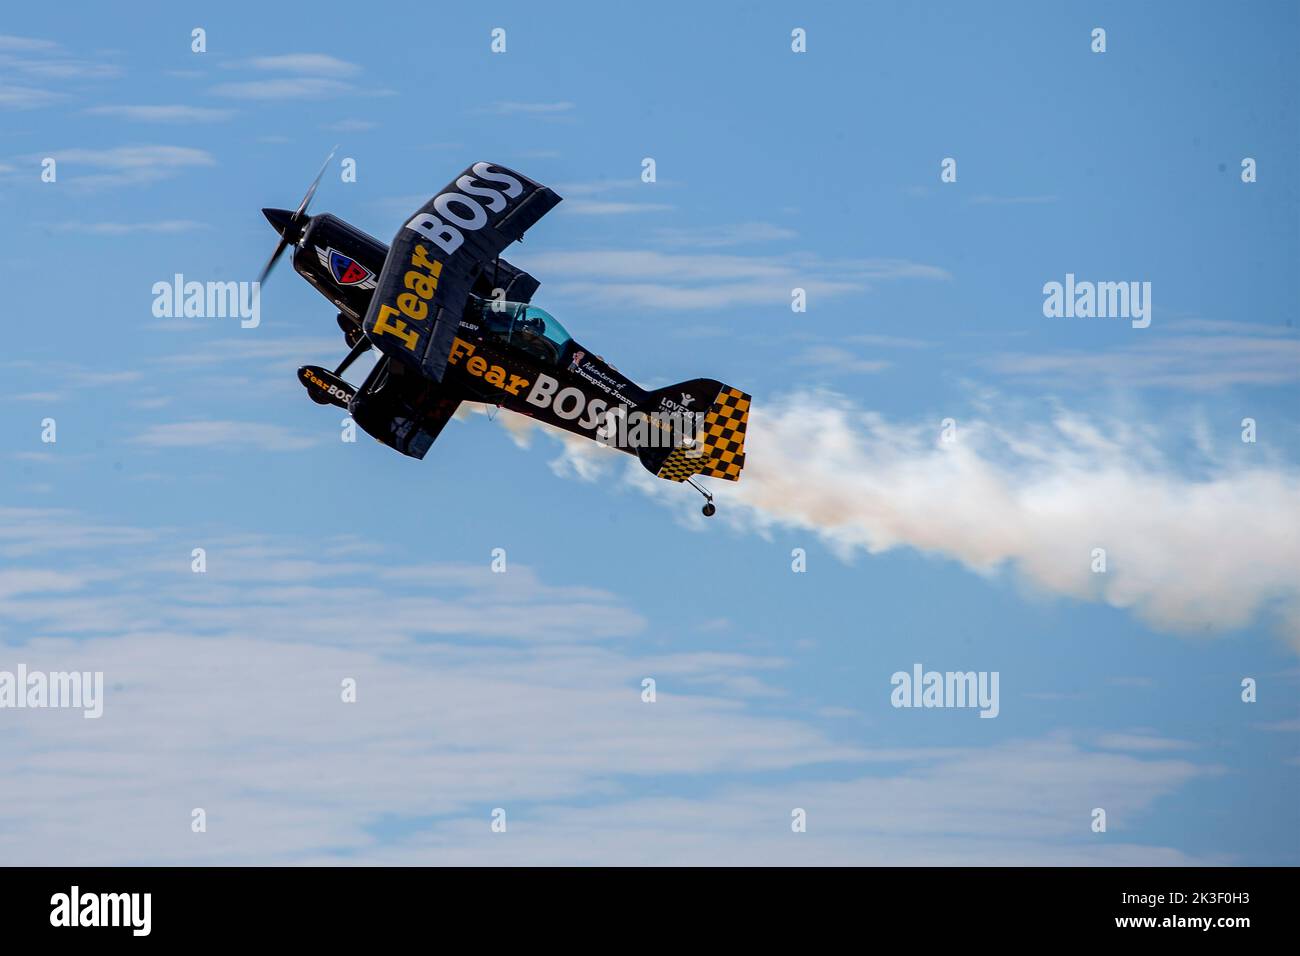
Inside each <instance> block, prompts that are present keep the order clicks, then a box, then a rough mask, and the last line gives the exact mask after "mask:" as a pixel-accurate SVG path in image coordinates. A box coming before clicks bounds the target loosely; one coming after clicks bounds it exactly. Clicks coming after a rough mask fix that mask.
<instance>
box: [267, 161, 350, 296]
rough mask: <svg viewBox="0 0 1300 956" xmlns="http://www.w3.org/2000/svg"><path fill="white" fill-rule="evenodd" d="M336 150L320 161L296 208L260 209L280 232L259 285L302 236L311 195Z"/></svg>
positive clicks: (305, 226)
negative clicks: (291, 209) (314, 176)
mask: <svg viewBox="0 0 1300 956" xmlns="http://www.w3.org/2000/svg"><path fill="white" fill-rule="evenodd" d="M336 152H338V147H337V146H335V147H334V148H333V149H332V150H330V154H329V155H328V156H326V157H325V162H323V163H321V167H320V172H318V173H317V174H316V178H315V179H314V180H312V184H311V186H309V187H308V188H307V194H306V195H305V196H303V197H302V202H300V203H299V204H298V208H297V209H295V210H294V211H293V212H290V211H289V210H288V209H263V210H262V215H263V216H265V217H266V221H267V222H269V223H270V224H271V226H272V227H273V228H274V229H275V231H276V232H278V233H279V234H280V241H279V242H278V243H276V246H275V252H273V253H271V258H270V259H268V260H267V262H266V265H265V266H264V267H263V268H262V274H261V275H259V276H258V277H257V282H258V284H259V285H260V284H261V283H263V282H265V281H266V277H267V276H268V275H270V274H271V270H272V269H273V268H275V264H276V262H278V261H279V259H280V256H281V255H283V254H284V250H285V249H287V248H289V246H296V245H297V244H298V240H299V239H301V238H302V234H303V232H305V231H306V228H307V223H308V222H310V221H311V217H310V216H308V215H307V207H308V206H309V205H310V204H311V198H312V196H314V195H316V187H317V186H319V185H320V181H321V178H322V177H323V176H324V175H325V170H326V169H327V168H328V167H329V164H330V160H331V159H333V158H334V154H335V153H336Z"/></svg>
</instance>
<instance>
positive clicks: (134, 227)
mask: <svg viewBox="0 0 1300 956" xmlns="http://www.w3.org/2000/svg"><path fill="white" fill-rule="evenodd" d="M53 228H54V230H55V231H56V232H79V233H85V234H87V235H92V236H128V235H132V234H141V233H156V234H161V235H171V234H175V233H178V232H193V231H195V230H196V229H207V228H208V224H207V223H204V222H198V221H196V220H194V219H160V220H158V221H157V222H62V223H56V224H55V225H54V227H53Z"/></svg>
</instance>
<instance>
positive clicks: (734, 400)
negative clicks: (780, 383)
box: [640, 378, 750, 481]
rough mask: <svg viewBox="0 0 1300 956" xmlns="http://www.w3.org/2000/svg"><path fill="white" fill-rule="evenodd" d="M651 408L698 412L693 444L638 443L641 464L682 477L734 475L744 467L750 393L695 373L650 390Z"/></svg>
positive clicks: (671, 476) (665, 474) (667, 476)
mask: <svg viewBox="0 0 1300 956" xmlns="http://www.w3.org/2000/svg"><path fill="white" fill-rule="evenodd" d="M650 397H651V401H650V408H651V410H652V411H661V412H667V413H671V412H676V413H683V412H689V413H698V412H701V411H702V412H703V418H702V421H701V423H700V426H699V428H698V429H697V431H696V435H695V438H696V444H695V445H694V446H692V447H686V448H671V449H665V448H648V449H642V452H641V455H640V457H641V464H643V465H645V467H646V468H647V469H648V470H649V471H650V472H652V473H653V474H655V475H656V476H658V477H660V478H664V479H667V480H668V481H685V480H686V479H687V478H690V477H691V476H692V475H706V476H708V477H710V478H725V479H726V480H728V481H739V480H740V470H741V469H742V468H744V467H745V427H746V425H747V423H748V422H749V403H750V396H748V395H746V394H745V393H744V392H742V391H741V390H740V389H738V388H732V387H731V386H730V385H724V384H722V383H721V382H719V381H716V380H714V379H711V378H697V379H692V380H691V381H689V382H682V383H680V384H678V385H669V386H668V387H667V388H661V389H658V390H657V391H654V392H651V393H650Z"/></svg>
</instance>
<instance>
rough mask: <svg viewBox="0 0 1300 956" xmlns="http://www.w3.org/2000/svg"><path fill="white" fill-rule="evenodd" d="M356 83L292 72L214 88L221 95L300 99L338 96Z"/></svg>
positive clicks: (251, 98) (244, 98)
mask: <svg viewBox="0 0 1300 956" xmlns="http://www.w3.org/2000/svg"><path fill="white" fill-rule="evenodd" d="M351 89H352V87H351V86H350V85H349V84H347V83H344V82H342V81H341V80H334V79H329V78H327V77H320V76H292V77H279V78H276V79H266V80H246V81H243V82H239V83H219V84H217V85H216V86H214V87H213V88H212V92H213V93H215V94H216V95H217V96H228V97H231V98H233V99H242V100H300V99H309V98H314V97H318V96H334V95H338V94H340V93H346V92H348V91H350V90H351Z"/></svg>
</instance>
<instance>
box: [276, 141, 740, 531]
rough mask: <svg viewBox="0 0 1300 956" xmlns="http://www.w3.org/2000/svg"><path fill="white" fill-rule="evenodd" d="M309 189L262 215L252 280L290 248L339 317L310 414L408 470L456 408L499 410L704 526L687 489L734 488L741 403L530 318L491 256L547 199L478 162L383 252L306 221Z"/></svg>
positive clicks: (358, 237)
mask: <svg viewBox="0 0 1300 956" xmlns="http://www.w3.org/2000/svg"><path fill="white" fill-rule="evenodd" d="M326 163H327V164H328V160H327V161H326ZM321 173H322V174H323V173H324V169H323V168H322V170H321ZM320 179H321V176H320V175H318V176H317V177H316V181H315V182H314V183H312V185H311V187H310V188H309V189H308V190H307V194H306V196H304V197H303V200H302V202H301V203H300V204H299V205H298V208H297V209H295V210H288V209H263V210H262V212H263V214H264V215H265V216H266V218H267V220H268V221H269V222H270V223H271V225H272V226H274V227H275V230H276V231H277V232H278V233H279V234H280V240H279V243H278V244H277V245H276V248H275V252H274V253H273V254H272V255H271V258H270V260H269V261H268V262H267V264H266V267H265V268H264V269H263V271H262V275H261V279H262V280H265V279H266V277H267V275H268V274H269V273H270V271H271V269H272V267H273V266H274V265H275V263H276V261H277V260H278V259H279V258H280V256H281V255H282V254H283V253H284V252H285V250H286V249H288V248H290V247H292V248H293V250H294V252H293V259H292V261H293V267H294V269H295V271H297V272H298V274H299V275H301V276H302V277H303V278H304V279H306V280H307V281H308V282H309V283H311V285H312V286H314V287H315V288H316V290H317V291H318V292H320V293H321V295H323V296H324V297H325V298H326V299H328V300H329V301H330V302H331V303H332V304H333V305H334V307H335V308H336V309H337V310H338V324H339V328H340V329H341V330H342V332H343V335H344V337H345V339H346V341H347V344H348V346H349V348H350V351H349V352H348V354H347V355H346V356H344V358H343V360H342V361H341V362H339V363H338V365H337V366H336V367H334V368H333V369H327V368H324V367H322V366H319V365H304V366H303V367H302V368H300V369H299V370H298V378H299V380H300V381H301V382H302V384H303V385H304V386H305V387H306V389H307V394H308V395H309V396H310V397H311V399H312V400H313V401H315V402H317V403H319V404H328V405H335V406H338V407H339V408H345V409H347V411H348V414H349V415H350V416H351V417H352V419H353V420H354V421H355V422H356V423H357V425H359V426H360V427H361V428H362V429H364V430H365V431H366V432H367V433H368V434H370V435H371V436H373V437H374V438H376V439H377V440H378V441H380V442H382V443H383V444H385V445H387V446H389V447H390V448H394V449H396V450H397V451H399V452H401V453H402V454H403V455H408V456H410V457H412V458H423V457H424V456H425V455H426V454H427V453H428V451H429V448H430V446H431V445H432V444H433V442H434V440H435V439H436V438H437V437H438V434H439V433H440V432H441V431H442V429H443V427H444V426H445V425H446V424H447V422H448V420H449V419H450V418H451V417H452V415H453V414H454V413H455V411H456V409H457V408H458V407H459V406H460V404H461V403H462V402H478V403H482V404H485V405H495V406H498V407H501V408H505V409H507V410H508V411H511V412H515V413H517V414H520V415H526V416H528V417H529V418H534V419H537V420H538V421H542V422H545V423H547V424H548V425H553V426H555V427H557V428H562V429H564V430H565V431H569V432H573V433H574V434H578V435H582V436H583V437H586V438H590V439H592V440H593V441H598V442H600V443H602V444H605V445H608V446H609V447H611V448H616V449H618V450H620V451H624V452H627V453H629V454H633V455H636V456H637V457H638V458H639V459H640V461H641V463H642V464H643V465H644V466H645V467H646V468H647V469H648V470H649V471H650V472H651V473H653V474H654V475H656V476H658V477H660V478H664V479H666V480H668V481H675V482H683V481H684V482H689V483H690V484H691V485H692V486H693V487H694V488H695V489H696V490H697V491H699V492H700V494H702V495H704V498H705V505H704V514H706V515H712V514H713V513H714V511H715V508H714V505H713V495H712V494H711V493H710V492H709V491H707V490H706V489H705V488H703V487H702V486H700V485H699V484H697V483H696V482H695V481H694V478H695V477H696V476H707V477H712V478H723V479H726V480H728V481H736V480H738V479H739V478H740V472H741V469H742V468H743V467H744V464H745V427H746V424H747V422H748V419H749V406H750V396H749V395H747V394H745V393H744V392H742V391H740V390H739V389H737V388H733V387H731V386H729V385H724V384H723V383H721V382H718V381H715V380H714V379H708V378H696V379H691V380H690V381H686V382H680V383H678V384H676V385H670V386H668V387H666V388H659V389H654V390H646V389H643V388H641V387H640V386H638V385H636V384H635V383H634V382H632V381H631V379H629V378H628V377H627V376H625V375H623V374H622V373H621V372H620V371H618V369H616V368H615V367H614V366H613V365H611V364H609V363H608V362H606V361H605V360H604V359H603V358H601V357H600V356H598V355H596V354H595V353H594V352H592V351H591V350H590V349H588V348H586V347H585V346H583V345H580V344H579V343H578V342H577V341H575V340H574V338H573V337H572V336H571V335H570V334H569V333H568V332H567V331H566V330H565V328H564V326H562V325H561V324H560V323H559V322H558V321H557V320H556V319H555V317H554V316H552V315H551V314H550V313H549V312H547V311H546V310H545V309H542V308H539V307H538V306H536V305H534V304H533V302H532V299H533V295H534V294H535V293H536V292H537V289H538V286H539V285H540V283H539V282H538V281H537V280H536V279H534V278H533V277H532V276H531V275H529V274H528V273H527V272H524V271H523V270H522V269H518V268H516V267H515V266H513V265H511V264H510V263H509V262H508V261H506V260H505V259H503V258H502V257H501V253H502V252H503V251H505V249H506V247H508V246H509V245H510V244H511V243H513V242H516V241H518V240H520V239H522V238H523V236H524V233H525V232H526V231H527V230H528V229H529V228H531V227H532V226H533V225H535V224H536V223H537V221H538V220H539V219H541V218H542V216H544V215H545V214H546V213H547V212H549V211H550V210H552V209H554V208H555V206H556V205H557V204H558V203H559V202H560V197H559V196H558V195H556V194H555V193H554V192H553V191H552V190H550V189H548V188H547V187H545V186H543V185H541V184H539V183H536V182H534V181H533V180H531V179H529V178H527V177H526V176H523V175H521V174H520V173H517V172H514V171H513V170H510V169H506V168H505V167H503V166H496V165H493V164H490V163H473V164H472V165H470V166H469V167H468V168H467V169H466V170H465V171H464V172H463V173H461V174H460V175H459V176H457V177H456V178H455V179H454V180H453V181H452V182H451V183H449V184H448V185H447V187H446V188H445V189H443V190H442V191H441V192H439V193H438V194H437V195H436V196H434V197H433V198H432V199H430V200H429V201H428V202H427V203H425V204H424V205H423V206H421V207H420V208H419V209H418V210H417V211H416V212H415V214H414V215H413V216H411V217H410V218H409V219H408V220H407V221H406V223H405V224H404V225H403V226H402V227H401V228H400V229H399V230H398V232H397V235H396V237H394V239H393V242H392V244H391V245H389V246H385V245H384V244H383V243H381V242H380V241H379V240H377V239H375V238H373V237H371V236H369V235H367V234H366V233H364V232H362V231H361V230H360V229H357V228H356V227H355V226H352V225H351V224H349V223H347V222H345V221H343V220H342V219H339V218H338V217H336V216H332V215H330V214H329V213H318V214H316V215H308V211H307V210H308V206H309V205H310V203H311V199H312V196H313V195H314V194H315V191H316V188H317V186H318V185H319V184H320ZM371 349H376V350H378V351H379V353H380V357H379V360H378V362H377V363H376V364H375V366H374V367H373V369H372V370H371V371H370V373H369V374H368V375H367V376H366V378H365V380H364V381H363V382H362V383H361V384H360V385H359V386H353V385H351V384H349V383H348V382H347V381H346V380H345V379H344V378H343V375H344V373H345V372H346V371H347V370H348V368H349V367H350V366H351V365H352V364H353V363H354V362H355V361H356V360H357V359H358V358H360V357H361V356H362V355H364V354H366V353H367V352H368V351H369V350H371Z"/></svg>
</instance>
